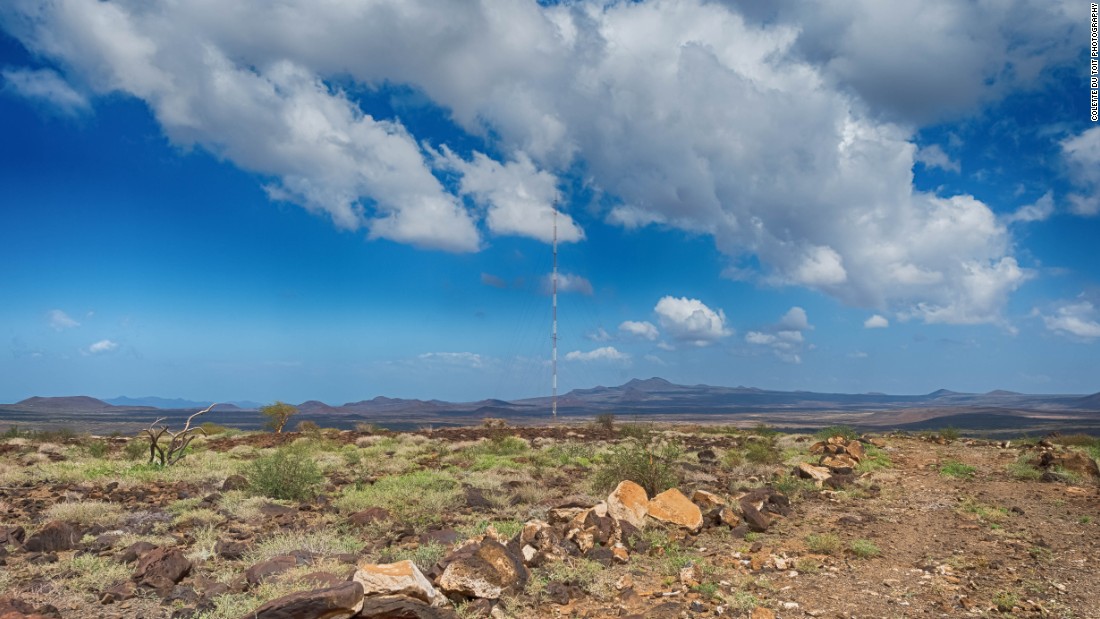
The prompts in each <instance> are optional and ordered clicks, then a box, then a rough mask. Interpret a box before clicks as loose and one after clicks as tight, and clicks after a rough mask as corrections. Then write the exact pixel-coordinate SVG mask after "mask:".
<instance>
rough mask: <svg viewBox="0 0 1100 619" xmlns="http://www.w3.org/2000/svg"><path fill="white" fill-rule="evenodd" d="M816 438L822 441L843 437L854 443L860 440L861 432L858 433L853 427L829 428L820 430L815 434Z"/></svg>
mask: <svg viewBox="0 0 1100 619" xmlns="http://www.w3.org/2000/svg"><path fill="white" fill-rule="evenodd" d="M814 436H816V437H817V438H818V439H819V440H822V441H824V440H827V439H830V438H833V437H834V436H843V437H844V438H845V440H849V441H852V440H855V439H857V438H859V432H856V429H855V428H853V427H852V426H829V427H827V428H822V429H820V430H818V431H817V432H816V433H814Z"/></svg>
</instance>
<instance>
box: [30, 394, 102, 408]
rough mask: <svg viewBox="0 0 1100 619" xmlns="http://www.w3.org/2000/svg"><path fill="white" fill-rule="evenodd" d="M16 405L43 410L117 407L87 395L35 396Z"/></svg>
mask: <svg viewBox="0 0 1100 619" xmlns="http://www.w3.org/2000/svg"><path fill="white" fill-rule="evenodd" d="M15 406H18V407H19V408H22V409H24V410H41V411H97V410H103V409H110V408H115V406H113V405H111V404H108V403H106V402H104V401H103V400H97V399H95V398H92V397H88V396H86V395H74V396H65V397H56V398H52V397H40V396H34V397H32V398H27V399H26V400H21V401H19V402H16V403H15Z"/></svg>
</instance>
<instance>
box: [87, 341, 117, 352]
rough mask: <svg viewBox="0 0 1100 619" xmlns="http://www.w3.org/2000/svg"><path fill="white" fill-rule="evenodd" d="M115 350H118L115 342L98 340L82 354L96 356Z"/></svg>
mask: <svg viewBox="0 0 1100 619" xmlns="http://www.w3.org/2000/svg"><path fill="white" fill-rule="evenodd" d="M116 348H118V343H117V342H112V341H111V340H99V341H98V342H96V343H94V344H92V345H91V346H88V349H87V350H86V351H84V352H85V354H88V355H98V354H101V353H105V352H111V351H112V350H115V349H116Z"/></svg>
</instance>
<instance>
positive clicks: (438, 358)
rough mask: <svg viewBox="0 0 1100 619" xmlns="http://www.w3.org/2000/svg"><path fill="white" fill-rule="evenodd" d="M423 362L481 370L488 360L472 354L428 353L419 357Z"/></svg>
mask: <svg viewBox="0 0 1100 619" xmlns="http://www.w3.org/2000/svg"><path fill="white" fill-rule="evenodd" d="M417 358H418V359H420V360H422V361H429V362H437V363H442V364H446V365H458V366H466V367H471V368H481V367H484V366H485V364H486V359H485V358H484V357H482V356H481V355H479V354H477V353H472V352H426V353H424V354H422V355H419V356H418V357H417Z"/></svg>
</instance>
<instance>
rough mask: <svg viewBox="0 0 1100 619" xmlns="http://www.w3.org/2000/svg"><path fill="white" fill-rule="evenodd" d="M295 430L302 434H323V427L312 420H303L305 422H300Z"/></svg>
mask: <svg viewBox="0 0 1100 619" xmlns="http://www.w3.org/2000/svg"><path fill="white" fill-rule="evenodd" d="M295 429H296V430H297V431H298V432H301V433H302V434H320V433H321V426H319V425H317V422H316V421H313V420H311V419H303V420H301V421H299V422H298V425H297V426H295Z"/></svg>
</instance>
